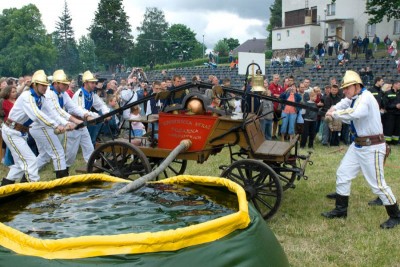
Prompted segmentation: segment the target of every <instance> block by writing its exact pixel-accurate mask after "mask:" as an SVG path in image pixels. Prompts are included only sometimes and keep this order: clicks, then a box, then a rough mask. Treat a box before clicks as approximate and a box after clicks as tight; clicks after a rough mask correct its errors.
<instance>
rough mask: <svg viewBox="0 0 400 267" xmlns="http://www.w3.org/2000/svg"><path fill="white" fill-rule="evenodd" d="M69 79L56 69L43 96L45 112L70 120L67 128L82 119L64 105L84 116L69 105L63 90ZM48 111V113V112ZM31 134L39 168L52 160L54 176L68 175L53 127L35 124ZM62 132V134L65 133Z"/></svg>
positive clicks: (70, 101) (69, 100) (61, 148)
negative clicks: (68, 111) (36, 150)
mask: <svg viewBox="0 0 400 267" xmlns="http://www.w3.org/2000/svg"><path fill="white" fill-rule="evenodd" d="M68 86H69V81H68V79H67V75H66V74H65V73H64V71H63V70H57V71H55V72H54V74H53V83H52V85H50V87H49V88H48V89H47V91H46V94H45V98H46V102H48V105H47V107H48V108H46V111H45V113H46V114H47V115H50V116H54V117H58V116H60V117H61V118H63V119H64V120H67V121H70V122H72V123H73V124H67V130H72V129H74V128H75V126H76V124H79V123H82V122H83V121H82V120H79V119H77V118H75V117H74V116H71V115H70V114H69V113H67V112H66V111H65V110H64V106H68V107H69V110H70V111H72V113H74V114H77V115H78V116H80V117H84V116H85V115H84V114H85V113H84V112H82V110H81V109H79V108H78V107H77V106H76V105H71V104H73V103H72V100H71V98H70V97H69V96H68V95H67V94H64V92H65V91H66V90H67V89H68ZM49 112H50V113H49ZM30 133H31V135H32V136H33V138H34V139H35V140H36V144H37V146H38V150H39V155H38V157H37V162H38V168H39V170H40V169H41V168H42V167H43V166H44V165H45V164H46V163H47V162H48V161H49V160H50V159H52V160H53V166H54V169H55V172H56V178H62V177H66V176H68V175H69V173H68V170H67V167H66V163H65V153H64V149H65V148H63V146H62V145H61V142H60V139H59V138H58V136H57V135H56V134H55V133H54V131H53V129H51V128H50V127H47V126H42V125H37V126H36V127H32V129H31V130H30ZM65 134H66V133H63V134H62V135H65Z"/></svg>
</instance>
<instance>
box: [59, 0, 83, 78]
mask: <svg viewBox="0 0 400 267" xmlns="http://www.w3.org/2000/svg"><path fill="white" fill-rule="evenodd" d="M59 20H60V21H58V22H56V30H55V32H54V33H53V40H54V44H55V46H56V47H57V50H58V58H57V68H61V69H64V70H65V71H66V72H67V73H73V74H76V73H78V72H79V53H78V49H77V47H76V42H75V37H74V30H73V29H72V26H71V21H72V18H71V16H70V14H69V10H68V5H67V2H66V1H64V10H63V13H62V14H61V16H60V17H59Z"/></svg>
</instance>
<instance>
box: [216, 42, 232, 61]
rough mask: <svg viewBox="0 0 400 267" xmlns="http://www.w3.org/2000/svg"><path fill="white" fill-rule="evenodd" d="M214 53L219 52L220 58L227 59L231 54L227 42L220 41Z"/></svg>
mask: <svg viewBox="0 0 400 267" xmlns="http://www.w3.org/2000/svg"><path fill="white" fill-rule="evenodd" d="M214 51H216V52H218V53H219V56H220V57H225V56H227V55H228V54H229V45H228V43H227V42H226V41H225V40H223V39H222V40H219V41H218V42H217V43H216V44H215V46H214Z"/></svg>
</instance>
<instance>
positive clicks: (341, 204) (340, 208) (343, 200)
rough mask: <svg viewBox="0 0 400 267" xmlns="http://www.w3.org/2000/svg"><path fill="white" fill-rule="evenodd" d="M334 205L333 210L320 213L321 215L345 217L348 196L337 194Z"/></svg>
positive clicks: (329, 217) (331, 217)
mask: <svg viewBox="0 0 400 267" xmlns="http://www.w3.org/2000/svg"><path fill="white" fill-rule="evenodd" d="M335 206H336V207H335V208H334V209H333V210H331V211H327V212H323V213H321V215H322V216H324V217H325V218H328V219H333V218H346V217H347V207H348V206H349V197H348V196H342V195H339V194H337V196H336V205H335Z"/></svg>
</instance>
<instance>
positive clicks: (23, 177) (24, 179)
mask: <svg viewBox="0 0 400 267" xmlns="http://www.w3.org/2000/svg"><path fill="white" fill-rule="evenodd" d="M19 182H20V183H27V182H28V179H26V176H25V174H24V175H23V176H22V178H21V181H19Z"/></svg>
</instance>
